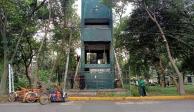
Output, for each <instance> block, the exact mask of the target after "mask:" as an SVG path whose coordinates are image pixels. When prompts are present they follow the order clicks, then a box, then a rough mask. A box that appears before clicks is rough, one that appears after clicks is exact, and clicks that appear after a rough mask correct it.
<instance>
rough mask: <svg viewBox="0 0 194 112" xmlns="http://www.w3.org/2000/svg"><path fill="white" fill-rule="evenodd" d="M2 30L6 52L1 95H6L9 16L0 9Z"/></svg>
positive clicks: (0, 88)
mask: <svg viewBox="0 0 194 112" xmlns="http://www.w3.org/2000/svg"><path fill="white" fill-rule="evenodd" d="M0 13H1V14H0V25H1V27H0V30H1V36H2V38H3V50H4V64H3V74H2V77H1V83H0V95H6V93H7V77H8V59H7V57H8V47H7V37H6V27H7V15H6V14H5V12H4V11H3V9H0Z"/></svg>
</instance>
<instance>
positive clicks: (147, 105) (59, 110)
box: [0, 100, 194, 112]
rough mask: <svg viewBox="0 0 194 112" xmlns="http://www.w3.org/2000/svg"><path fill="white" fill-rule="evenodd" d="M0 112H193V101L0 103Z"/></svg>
mask: <svg viewBox="0 0 194 112" xmlns="http://www.w3.org/2000/svg"><path fill="white" fill-rule="evenodd" d="M0 112H194V101H193V100H181V101H177V100H175V101H69V102H66V103H51V104H48V105H40V104H39V103H31V104H30V103H1V104H0Z"/></svg>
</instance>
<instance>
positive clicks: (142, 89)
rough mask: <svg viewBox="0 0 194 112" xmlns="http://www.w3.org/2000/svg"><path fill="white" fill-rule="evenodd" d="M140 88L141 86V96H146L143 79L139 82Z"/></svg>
mask: <svg viewBox="0 0 194 112" xmlns="http://www.w3.org/2000/svg"><path fill="white" fill-rule="evenodd" d="M138 86H139V94H140V96H146V90H145V81H144V80H143V78H142V77H141V78H140V80H139V81H138Z"/></svg>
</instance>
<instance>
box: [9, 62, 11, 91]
mask: <svg viewBox="0 0 194 112" xmlns="http://www.w3.org/2000/svg"><path fill="white" fill-rule="evenodd" d="M8 69H9V93H11V71H10V64H9V65H8Z"/></svg>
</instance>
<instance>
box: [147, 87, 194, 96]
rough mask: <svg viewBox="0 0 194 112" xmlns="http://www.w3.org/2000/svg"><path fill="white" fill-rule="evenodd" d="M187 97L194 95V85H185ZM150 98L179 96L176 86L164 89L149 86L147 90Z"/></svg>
mask: <svg viewBox="0 0 194 112" xmlns="http://www.w3.org/2000/svg"><path fill="white" fill-rule="evenodd" d="M185 91H186V95H194V85H185ZM147 93H148V95H149V96H178V95H179V94H178V92H177V90H176V87H175V86H170V87H166V88H162V87H160V86H149V87H148V89H147Z"/></svg>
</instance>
